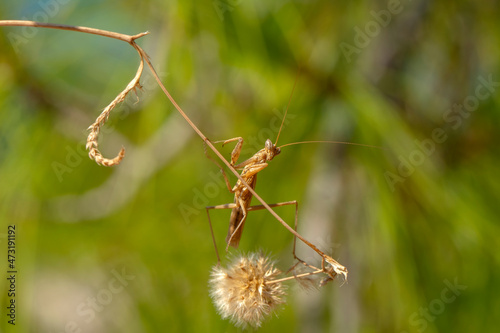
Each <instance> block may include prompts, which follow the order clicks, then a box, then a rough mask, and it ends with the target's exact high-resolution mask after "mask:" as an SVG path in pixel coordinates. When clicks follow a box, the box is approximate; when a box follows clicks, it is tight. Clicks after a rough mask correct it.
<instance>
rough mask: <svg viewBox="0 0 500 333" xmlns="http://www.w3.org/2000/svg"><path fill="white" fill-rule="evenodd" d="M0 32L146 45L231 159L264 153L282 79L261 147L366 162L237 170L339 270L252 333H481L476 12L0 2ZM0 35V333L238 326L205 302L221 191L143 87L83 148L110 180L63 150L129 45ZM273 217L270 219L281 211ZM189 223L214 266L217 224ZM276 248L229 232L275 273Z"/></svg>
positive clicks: (76, 150)
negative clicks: (12, 238)
mask: <svg viewBox="0 0 500 333" xmlns="http://www.w3.org/2000/svg"><path fill="white" fill-rule="evenodd" d="M0 14H1V18H2V19H28V20H32V19H34V20H39V21H49V22H53V23H63V24H72V25H82V26H89V27H94V28H101V29H106V30H111V31H116V32H121V33H126V34H136V33H139V32H143V31H149V32H150V34H149V35H148V36H145V37H143V38H141V39H140V40H139V41H138V44H140V45H141V46H142V47H143V48H144V49H145V51H146V52H148V54H149V55H150V57H151V60H152V62H153V64H154V65H155V66H156V69H157V71H158V72H159V75H160V77H161V78H162V80H163V82H164V84H165V86H166V87H167V89H168V90H169V91H170V93H171V94H172V95H173V97H174V98H175V99H176V101H177V102H178V103H179V104H180V106H181V107H182V108H183V109H184V110H185V111H186V113H187V114H188V115H189V116H190V117H191V119H192V120H193V121H194V122H195V123H196V124H197V125H198V126H199V128H200V129H201V130H202V131H203V132H204V133H205V135H206V136H207V137H209V138H210V139H212V140H221V139H227V138H232V137H235V136H242V137H244V138H245V140H246V143H245V146H244V147H243V148H244V149H243V153H242V158H245V157H248V156H250V155H251V154H252V153H253V152H255V151H256V150H258V149H260V148H261V147H263V144H264V141H265V139H267V138H268V137H269V138H270V139H271V140H273V141H274V140H275V138H276V135H277V133H276V124H277V123H279V121H280V120H281V118H280V117H281V116H282V114H283V110H284V109H285V108H286V105H287V102H288V99H289V97H290V94H291V91H292V87H293V84H294V80H295V78H296V76H297V74H298V73H299V71H300V76H299V79H298V83H297V86H296V89H295V92H294V95H293V97H292V101H291V105H290V109H289V113H290V114H289V118H288V121H287V122H286V125H285V127H284V129H283V131H282V133H281V136H280V139H279V144H285V143H289V142H296V141H303V140H337V141H349V142H356V143H363V144H370V145H377V146H381V147H384V148H385V150H380V149H371V148H364V147H354V146H348V145H334V144H309V145H296V146H291V147H286V148H283V151H282V153H281V155H280V156H278V157H277V158H276V159H275V160H273V161H272V162H271V164H270V166H269V167H268V168H267V169H266V170H264V171H263V172H262V173H261V174H259V181H258V182H257V188H256V190H257V192H258V193H259V194H261V196H262V197H263V198H264V199H265V200H266V201H268V202H269V203H273V202H280V201H288V200H298V201H299V232H300V233H301V234H303V235H304V236H305V237H306V238H307V239H309V240H310V241H312V242H313V243H315V244H316V245H317V246H318V247H320V248H321V249H322V250H324V251H326V252H328V253H330V254H331V255H332V256H333V257H334V258H336V259H338V260H339V262H340V263H342V264H343V265H345V266H346V267H347V268H348V270H349V279H348V282H347V283H345V284H342V283H341V281H335V282H333V283H330V284H328V285H327V286H326V287H324V288H322V289H320V290H318V291H314V290H313V291H303V290H301V289H300V288H299V287H297V286H296V285H295V284H294V283H290V284H289V288H288V294H289V295H288V298H287V303H286V305H285V306H284V307H283V309H281V310H280V311H279V312H278V316H273V317H272V318H270V319H269V320H268V321H266V322H265V323H264V325H263V327H262V328H261V329H260V331H261V332H276V331H277V330H279V331H282V332H285V331H286V332H496V330H497V328H498V324H499V318H500V297H499V296H500V293H499V291H500V288H499V286H498V282H499V279H500V268H499V267H500V266H499V264H500V251H499V249H498V243H499V242H498V241H499V226H498V218H499V216H500V205H498V196H499V194H500V178H499V176H498V173H499V171H500V169H499V167H498V165H499V164H500V155H499V148H498V142H499V140H500V134H499V133H500V131H499V125H500V116H499V112H498V107H499V104H500V95H499V93H498V92H499V89H500V84H499V82H500V71H499V63H500V62H499V59H500V29H499V26H498V17H499V15H500V8H499V3H498V2H496V1H481V2H474V1H439V2H433V1H401V2H397V1H390V2H386V1H376V2H373V1H349V2H348V1H342V2H333V1H252V0H228V1H203V2H201V1H197V2H195V1H183V2H181V1H169V0H164V1H155V0H149V1H148V0H146V1H107V2H105V3H104V2H101V1H83V0H72V1H66V0H64V1H63V0H42V1H7V2H6V1H3V2H1V4H0ZM0 31H1V32H0V50H1V52H0V110H1V111H0V181H1V186H0V223H1V229H0V244H1V245H0V248H1V251H2V253H3V254H2V255H1V258H4V259H2V260H1V265H0V267H1V268H2V272H6V270H7V268H6V267H7V266H6V264H7V262H6V257H7V255H6V253H7V246H6V244H7V236H6V234H7V226H8V225H15V226H16V231H17V233H16V246H17V252H16V265H17V269H18V271H19V273H18V275H17V282H16V283H17V285H16V287H17V291H18V293H17V295H16V302H17V306H18V307H17V322H16V326H15V327H13V326H12V325H9V324H7V317H6V315H5V311H6V306H7V304H8V303H7V302H8V301H9V298H8V297H7V292H6V290H7V289H8V283H7V282H8V281H7V280H6V278H2V279H0V281H1V282H0V286H1V290H2V292H1V296H0V300H1V307H2V311H1V313H2V319H1V322H0V330H1V331H2V332H236V331H238V329H237V328H235V327H234V326H233V325H232V324H231V323H230V322H229V321H227V320H222V319H221V318H220V317H219V315H218V314H217V313H216V310H215V309H214V307H213V305H212V303H211V300H210V298H209V296H208V287H207V281H208V279H209V274H210V269H211V266H212V265H214V264H215V263H216V258H215V253H214V250H213V245H212V241H211V238H210V234H209V227H208V223H207V218H206V214H205V209H204V207H205V206H210V205H217V204H222V203H229V202H232V200H233V199H232V196H231V194H230V193H228V192H227V190H226V189H225V187H224V186H223V183H222V182H221V178H220V176H219V173H218V169H217V167H216V166H215V165H214V164H213V163H211V162H210V161H209V160H208V159H207V158H206V157H205V156H204V153H203V144H202V141H201V140H200V138H199V137H198V136H197V135H196V134H195V133H194V131H193V130H192V129H191V128H190V127H189V126H188V125H187V123H186V122H185V121H184V120H183V119H182V118H181V117H180V115H179V114H178V113H177V112H176V111H175V109H174V108H173V107H172V105H171V103H170V102H169V101H168V100H167V98H166V97H165V96H164V95H163V94H162V93H161V91H160V89H159V88H158V87H157V85H156V84H155V83H154V81H153V79H152V77H151V75H150V73H149V71H148V70H146V71H145V73H144V75H143V79H142V80H141V82H142V84H143V86H144V88H143V90H142V91H138V97H139V101H137V98H136V96H134V95H130V96H129V97H128V98H127V100H126V101H125V102H124V103H123V104H122V105H121V106H120V107H119V108H117V109H116V110H115V112H114V114H113V115H112V116H111V118H110V120H109V123H108V124H107V126H106V127H105V129H103V133H102V135H101V141H100V142H101V145H100V147H101V151H102V152H103V154H104V155H105V156H107V157H114V156H115V154H116V153H117V152H118V150H119V149H120V147H121V146H122V145H123V146H124V147H125V149H126V150H127V154H126V157H125V160H124V161H123V163H122V164H121V165H119V166H118V167H114V168H106V167H100V166H98V165H96V164H95V162H93V161H91V160H90V159H88V157H87V156H86V152H85V149H84V144H85V140H86V136H87V134H88V133H87V131H86V128H87V127H88V126H89V125H90V124H91V123H92V122H93V121H94V119H95V118H96V117H97V115H98V114H99V113H100V111H101V110H102V109H103V108H104V107H105V106H106V105H107V104H108V103H109V102H110V101H111V100H112V99H113V98H114V97H115V96H116V95H117V94H118V93H119V92H120V91H121V90H122V89H123V88H124V87H125V86H126V85H127V83H128V82H129V81H130V79H131V78H132V77H133V75H134V74H135V71H136V68H137V65H138V56H137V53H136V51H135V50H134V49H133V48H132V47H130V46H129V45H127V44H126V43H123V42H119V41H115V40H110V39H107V38H104V37H99V36H92V35H85V34H79V33H74V32H64V31H58V30H49V29H38V30H36V29H35V30H33V29H26V28H15V27H1V28H0ZM488 81H489V83H488ZM231 149H232V146H231V147H224V148H223V149H221V152H222V153H223V154H224V155H225V156H228V157H229V154H230V151H231ZM231 181H232V182H234V177H233V178H232V180H231ZM254 203H256V200H254ZM276 211H277V212H278V214H280V216H282V217H283V218H284V219H285V220H286V221H289V222H290V223H292V221H293V217H294V209H293V208H290V207H282V208H279V209H276ZM211 216H212V220H213V222H214V231H215V234H216V237H217V241H218V243H219V249H220V250H221V251H222V250H223V243H224V238H225V235H226V232H227V225H228V220H229V211H225V210H221V211H213V212H212V213H211ZM291 246H292V236H291V234H290V233H288V232H287V231H286V230H285V229H284V228H283V226H281V225H280V224H279V223H278V222H277V221H276V220H274V219H273V218H272V217H271V216H270V214H269V213H268V212H265V211H261V212H252V213H251V214H250V215H249V218H248V221H247V224H246V227H245V231H244V234H243V238H242V241H241V244H240V248H241V251H243V252H248V251H255V250H258V249H262V250H264V251H267V252H269V253H272V254H273V256H274V258H275V259H276V260H277V266H278V267H279V268H280V269H282V270H286V269H287V268H288V267H289V265H290V264H291V263H292V258H291ZM298 251H299V255H300V256H301V257H303V258H305V259H308V260H310V261H311V262H313V263H316V264H319V258H318V257H317V256H315V254H314V253H312V252H310V251H308V249H307V248H305V247H302V246H301V247H299V250H298ZM231 252H233V253H238V251H231ZM224 263H227V260H225V261H224ZM5 275H7V273H5ZM117 276H120V278H117Z"/></svg>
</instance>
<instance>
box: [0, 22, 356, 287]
mask: <svg viewBox="0 0 500 333" xmlns="http://www.w3.org/2000/svg"><path fill="white" fill-rule="evenodd" d="M0 26H32V27H38V28H50V29H59V30H69V31H76V32H82V33H89V34H94V35H99V36H104V37H109V38H113V39H118V40H121V41H125V42H127V43H129V44H130V45H132V46H133V47H134V48H135V49H136V50H137V52H138V53H139V56H140V58H141V64H140V65H139V69H138V71H137V73H136V76H135V77H134V78H133V79H132V81H130V83H129V84H128V85H127V87H126V88H125V89H124V90H123V91H122V92H121V93H120V94H119V95H118V96H117V97H116V98H115V99H114V100H113V101H112V102H111V103H110V104H109V105H108V106H107V107H106V108H105V109H104V110H103V112H102V113H101V114H100V115H99V117H98V118H97V119H96V121H95V122H94V124H92V125H91V126H90V127H89V129H90V130H91V133H90V134H89V137H88V140H87V148H88V149H89V156H90V158H91V159H94V160H95V161H96V162H97V163H99V164H102V165H106V166H112V165H116V164H118V163H120V161H121V160H122V158H123V156H124V153H125V151H124V149H123V148H122V149H121V150H120V153H119V154H118V156H116V157H115V158H114V159H106V158H104V157H102V155H101V154H100V153H99V150H98V144H97V138H98V135H99V129H100V127H101V126H102V125H104V123H105V122H106V120H107V119H108V117H109V113H110V112H111V110H112V109H113V108H114V107H115V106H116V105H117V104H119V103H120V102H122V101H123V99H124V98H125V97H126V95H127V94H128V93H129V92H130V91H131V90H133V89H135V88H137V87H139V86H140V85H139V79H140V76H141V74H142V69H143V62H144V60H145V61H146V63H147V64H148V67H149V68H150V70H151V72H152V73H153V76H154V77H155V79H156V81H157V82H158V85H159V86H160V88H161V89H162V90H163V92H164V93H165V95H166V96H167V98H168V99H169V100H170V102H171V103H172V105H173V106H174V107H175V108H176V109H177V111H178V112H179V113H180V114H181V116H182V117H183V118H184V119H185V120H186V121H187V123H188V124H189V125H190V126H191V127H192V128H193V130H194V131H195V132H196V133H197V134H198V135H199V136H200V138H201V139H202V140H203V141H204V142H205V144H206V145H207V146H209V147H210V149H212V151H213V152H214V153H215V155H217V157H218V158H219V159H220V160H221V161H222V162H224V164H225V165H226V166H227V167H228V168H229V170H230V171H231V172H232V173H233V174H234V175H235V176H236V177H237V178H238V179H239V180H240V181H241V182H242V184H243V185H245V186H246V187H247V189H248V190H249V191H250V193H252V195H253V196H254V197H255V198H256V199H257V200H258V201H260V203H262V205H263V206H264V207H265V208H266V209H267V210H268V211H269V213H271V215H273V217H274V218H276V219H277V220H278V221H279V222H280V223H281V224H282V225H283V226H284V227H285V228H286V229H287V230H288V231H289V232H291V233H292V234H293V235H294V236H296V237H297V238H298V239H300V240H301V241H302V242H304V243H305V244H306V245H307V246H309V247H310V248H311V249H313V250H314V251H315V252H316V253H318V254H319V255H320V256H321V257H322V258H323V260H324V261H326V262H327V263H328V264H330V265H331V266H332V268H333V270H334V272H335V273H336V274H341V275H343V276H344V278H347V269H346V268H345V267H344V266H342V265H340V264H339V263H338V262H337V261H336V260H334V259H333V258H332V257H330V256H328V255H326V254H325V253H324V252H322V251H321V250H320V249H318V248H317V247H316V246H315V245H314V244H312V243H311V242H309V241H308V240H306V239H305V238H304V237H302V236H301V235H300V234H299V233H298V232H296V231H295V230H294V229H293V228H292V227H290V226H289V225H288V223H286V222H285V221H284V220H283V219H282V218H281V217H280V216H279V215H278V214H277V213H276V212H275V211H274V210H273V209H272V208H271V207H270V206H269V205H268V204H267V202H266V201H264V199H262V198H261V197H260V196H259V195H258V194H257V192H255V190H254V189H253V188H252V187H251V186H249V185H248V184H247V182H245V180H244V179H243V178H242V177H241V176H240V174H239V173H238V172H237V171H236V170H235V169H234V167H233V166H232V165H231V164H230V163H229V162H228V161H227V160H226V159H225V158H224V156H222V154H221V153H220V152H219V151H218V150H217V148H215V146H214V145H213V144H212V142H211V141H210V140H209V139H208V138H207V137H206V136H205V135H204V134H203V133H202V132H201V131H200V129H198V127H197V126H196V125H195V124H194V123H193V122H192V121H191V119H190V118H189V117H188V116H187V115H186V113H185V112H184V111H183V110H182V109H181V107H180V106H179V105H178V104H177V102H176V101H175V100H174V98H173V97H172V96H171V95H170V93H169V92H168V90H167V89H166V88H165V86H164V85H163V83H162V82H161V80H160V78H159V76H158V74H157V73H156V70H155V69H154V66H153V64H152V63H151V61H150V60H149V56H148V55H147V53H146V52H145V51H144V50H143V49H142V48H141V47H140V46H139V45H137V43H136V42H135V40H136V39H138V38H140V37H142V36H144V35H147V34H148V32H142V33H139V34H136V35H126V34H121V33H116V32H111V31H106V30H101V29H95V28H89V27H82V26H71V25H63V24H54V23H41V22H35V21H21V20H0Z"/></svg>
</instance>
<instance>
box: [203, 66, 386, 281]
mask: <svg viewBox="0 0 500 333" xmlns="http://www.w3.org/2000/svg"><path fill="white" fill-rule="evenodd" d="M298 77H299V75H297V78H296V80H295V83H294V86H293V89H292V93H291V94H290V99H289V101H288V105H287V108H286V111H285V114H284V116H283V120H282V122H281V126H280V129H279V131H278V135H277V137H276V142H275V143H274V144H273V142H272V141H271V140H270V139H267V140H266V142H265V145H264V148H262V149H260V150H259V151H258V152H257V153H255V154H254V155H253V156H252V157H250V158H248V159H247V160H245V161H244V162H241V163H239V164H236V163H237V161H238V158H239V156H240V153H241V149H242V146H243V138H242V137H235V138H231V139H228V140H225V141H215V142H214V143H220V142H222V145H223V146H224V145H225V144H228V143H231V142H235V141H237V142H236V145H235V147H234V149H233V151H232V152H231V166H233V167H234V168H235V169H236V170H242V171H241V174H240V176H241V178H243V180H244V181H245V182H246V184H245V182H243V181H242V179H238V181H237V182H236V184H235V185H234V187H232V188H231V185H230V182H229V179H228V178H227V175H226V173H225V172H224V169H223V168H222V167H221V166H220V165H219V164H218V163H217V162H216V161H215V160H213V159H212V158H211V157H210V156H209V155H208V154H207V152H206V150H205V154H206V156H207V157H208V158H209V159H210V160H212V161H213V162H214V163H215V164H216V165H217V166H218V167H219V169H220V170H221V173H222V175H223V176H224V180H225V183H226V186H227V189H228V190H229V191H230V192H231V193H234V202H233V203H229V204H223V205H217V206H209V207H206V212H207V217H208V222H209V225H210V231H211V234H212V239H213V242H214V248H215V252H216V256H217V261H218V262H220V256H219V252H218V249H217V244H216V241H215V236H214V232H213V228H212V222H211V219H210V213H209V211H210V210H212V209H231V217H230V219H229V230H228V233H227V236H226V243H227V246H226V251H228V249H229V247H230V246H232V247H234V248H238V246H239V242H240V239H241V235H242V232H243V227H244V225H245V222H246V219H247V216H248V212H249V211H252V210H260V209H266V208H267V207H265V206H264V205H257V206H250V203H251V200H252V197H253V191H252V190H254V189H255V185H256V183H257V174H258V173H259V172H260V171H262V170H264V169H265V168H266V167H267V166H268V165H269V162H270V161H271V160H273V158H274V157H275V156H277V155H279V154H280V153H281V148H283V147H286V146H291V145H296V144H303V143H340V144H349V145H357V146H364V147H372V148H380V147H376V146H371V145H365V144H357V143H352V142H340V141H304V142H295V143H289V144H285V145H282V146H281V147H278V139H279V136H280V133H281V130H282V128H283V124H284V122H285V118H286V115H287V113H288V109H289V107H290V102H291V99H292V96H293V92H294V90H295V86H296V84H297V80H298ZM286 205H295V226H294V229H293V231H292V233H293V234H294V242H293V251H292V252H293V257H294V259H296V260H298V263H302V264H304V265H306V266H308V267H311V268H316V267H313V266H310V265H308V264H307V263H306V262H304V261H303V260H301V259H299V258H298V257H297V256H296V254H295V248H296V240H297V237H299V238H300V239H301V240H302V241H303V242H305V243H306V244H307V245H309V246H310V247H312V248H313V249H314V250H315V251H316V252H318V254H320V255H321V256H322V257H323V261H322V271H323V272H325V273H327V275H328V278H327V279H325V280H324V282H322V283H323V284H324V283H326V282H328V281H331V280H333V278H334V277H335V276H336V275H337V274H342V275H343V276H344V278H346V277H347V269H346V268H345V267H344V266H342V265H341V264H339V263H338V262H337V261H335V260H334V259H333V258H331V257H329V256H327V255H325V254H324V253H323V252H321V251H320V250H318V249H317V248H316V247H315V246H314V245H313V244H311V243H310V242H308V241H307V240H305V239H303V238H302V237H301V236H300V235H299V234H298V233H297V223H298V203H297V201H296V200H293V201H287V202H280V203H276V204H270V205H269V207H280V206H286ZM287 226H288V225H287ZM325 261H326V262H328V263H329V264H330V265H331V267H333V269H332V268H330V267H328V268H325V265H324V264H325ZM294 267H295V266H294ZM292 269H293V267H292Z"/></svg>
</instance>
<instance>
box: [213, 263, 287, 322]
mask: <svg viewBox="0 0 500 333" xmlns="http://www.w3.org/2000/svg"><path fill="white" fill-rule="evenodd" d="M280 273H281V272H280V271H279V270H278V269H277V268H275V267H274V263H273V262H272V261H271V260H270V259H269V258H268V257H266V256H265V255H263V254H262V253H251V254H248V255H246V256H243V255H242V256H239V257H237V258H235V259H234V260H233V262H232V263H231V265H230V266H229V267H228V268H223V267H220V266H214V267H213V269H212V274H211V278H210V281H209V284H210V289H211V291H210V295H211V297H212V300H213V302H214V304H215V307H216V308H217V310H218V312H219V314H220V315H221V316H222V318H223V319H227V318H230V320H231V322H233V323H234V324H235V325H236V326H238V327H242V328H246V327H247V326H248V325H251V326H253V327H255V328H257V327H260V326H261V324H262V322H263V320H264V319H266V318H267V317H268V316H269V315H270V314H272V313H273V312H274V311H275V310H276V309H277V307H278V306H279V305H280V304H283V303H284V302H285V300H284V296H285V294H286V293H285V286H284V285H283V284H282V283H281V282H276V283H272V281H273V279H275V278H276V277H277V276H278V275H279V274H280Z"/></svg>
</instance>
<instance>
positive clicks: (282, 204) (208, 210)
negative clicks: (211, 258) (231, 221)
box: [205, 200, 302, 263]
mask: <svg viewBox="0 0 500 333" xmlns="http://www.w3.org/2000/svg"><path fill="white" fill-rule="evenodd" d="M289 205H295V230H296V229H297V219H298V202H297V201H295V200H293V201H286V202H279V203H275V204H269V207H273V208H274V207H281V206H289ZM236 207H237V205H236V204H235V203H229V204H223V205H217V206H209V207H205V208H206V211H207V217H208V224H209V226H210V233H211V235H212V240H213V242H214V248H215V254H216V256H217V262H218V263H219V262H220V256H219V250H218V248H217V242H216V240H215V235H214V231H213V227H212V221H211V219H210V210H212V209H234V208H236ZM262 209H266V207H264V205H256V206H250V207H248V208H247V209H246V211H247V212H250V211H254V210H262ZM235 232H236V230H235ZM233 234H234V233H233ZM295 243H296V237H295V236H294V241H293V256H294V258H295V259H297V260H299V261H301V262H302V260H300V259H299V258H297V256H296V255H295ZM228 248H229V244H228V245H227V246H226V251H227V250H228Z"/></svg>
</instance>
